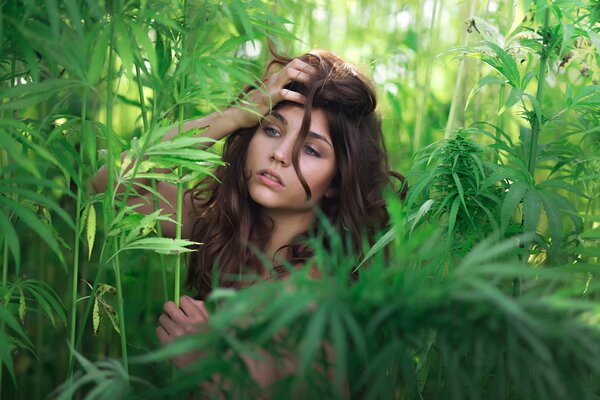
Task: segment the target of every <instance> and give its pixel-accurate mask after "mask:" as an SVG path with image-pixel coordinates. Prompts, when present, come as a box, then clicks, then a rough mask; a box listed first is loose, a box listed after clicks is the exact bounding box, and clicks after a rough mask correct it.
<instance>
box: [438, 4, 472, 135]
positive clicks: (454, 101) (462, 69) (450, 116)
mask: <svg viewBox="0 0 600 400" xmlns="http://www.w3.org/2000/svg"><path fill="white" fill-rule="evenodd" d="M476 3H477V0H472V1H471V8H470V11H469V15H473V13H474V12H475V4H476ZM468 44H469V34H468V32H465V39H464V41H463V47H467V45H468ZM464 74H465V57H462V58H461V59H460V62H459V64H458V72H457V74H456V82H455V84H454V91H453V92H452V102H451V103H450V112H449V113H448V121H447V122H446V130H445V131H444V138H445V139H448V138H449V137H450V132H451V131H452V127H453V126H454V120H455V119H456V111H457V107H458V97H459V95H461V94H462V91H461V90H460V89H461V85H462V82H463V76H464Z"/></svg>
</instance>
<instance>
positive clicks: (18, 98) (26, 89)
mask: <svg viewBox="0 0 600 400" xmlns="http://www.w3.org/2000/svg"><path fill="white" fill-rule="evenodd" d="M82 85H83V82H81V81H78V80H73V79H48V80H46V81H43V82H40V83H28V84H25V85H17V86H15V87H12V88H9V89H6V90H4V91H3V92H2V99H3V100H4V101H3V102H2V104H0V110H17V109H22V108H26V107H31V106H33V105H36V104H38V103H40V102H42V101H44V100H47V99H48V98H50V96H52V95H54V94H56V93H57V92H60V91H66V90H73V89H77V88H80V87H82Z"/></svg>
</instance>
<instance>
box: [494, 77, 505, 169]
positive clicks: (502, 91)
mask: <svg viewBox="0 0 600 400" xmlns="http://www.w3.org/2000/svg"><path fill="white" fill-rule="evenodd" d="M505 101H506V84H505V83H503V84H501V85H500V95H499V96H498V110H502V107H504V102H505ZM503 119H504V118H502V114H499V115H498V116H497V117H496V141H497V142H499V141H500V140H501V139H502V122H503ZM498 161H500V150H499V149H498V148H496V149H495V150H494V164H497V163H498Z"/></svg>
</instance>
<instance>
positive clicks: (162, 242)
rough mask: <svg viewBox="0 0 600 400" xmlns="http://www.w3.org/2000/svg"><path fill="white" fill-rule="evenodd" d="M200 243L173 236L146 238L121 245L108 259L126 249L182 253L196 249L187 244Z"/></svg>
mask: <svg viewBox="0 0 600 400" xmlns="http://www.w3.org/2000/svg"><path fill="white" fill-rule="evenodd" d="M197 244H199V243H197V242H192V241H189V240H183V239H171V238H144V239H139V240H134V241H133V242H131V243H128V244H127V245H126V246H123V247H121V248H120V249H119V250H118V251H117V252H116V253H115V254H113V255H112V256H111V257H110V258H109V259H108V260H107V262H108V261H110V260H111V259H112V258H113V257H115V256H116V255H117V254H119V253H120V252H122V251H124V250H134V249H136V250H152V251H155V252H157V253H159V254H171V255H173V254H181V253H188V252H192V251H194V249H188V248H186V246H193V245H197Z"/></svg>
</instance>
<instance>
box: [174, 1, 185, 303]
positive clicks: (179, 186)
mask: <svg viewBox="0 0 600 400" xmlns="http://www.w3.org/2000/svg"><path fill="white" fill-rule="evenodd" d="M186 15H187V0H185V1H184V2H183V26H184V30H185V29H187V24H186ZM186 38H187V34H184V35H183V36H182V45H181V59H182V60H183V59H184V57H185V55H186ZM179 65H181V60H180V64H179ZM184 92H185V74H182V75H181V81H180V85H179V95H178V101H181V97H182V95H183V93H184ZM184 111H185V105H184V103H180V104H179V121H178V127H177V130H178V133H179V134H180V135H181V134H182V133H183V114H184ZM177 175H178V177H179V180H178V182H177V228H176V230H175V237H176V238H177V239H181V220H182V218H181V217H182V211H183V210H182V208H183V184H182V183H181V177H182V175H183V168H182V167H181V163H179V165H178V166H177ZM180 289H181V254H177V256H176V261H175V288H174V297H175V304H177V305H178V306H179V297H180Z"/></svg>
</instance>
